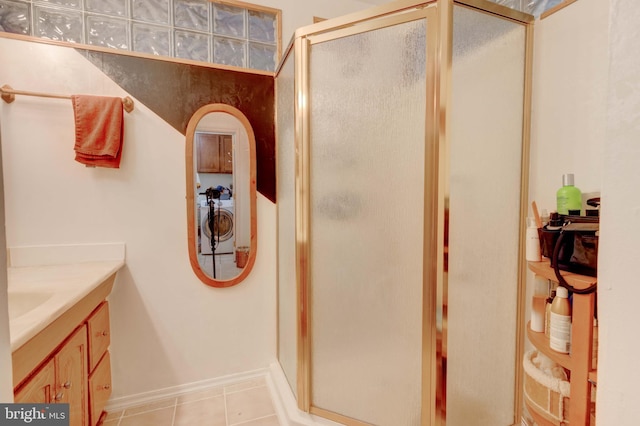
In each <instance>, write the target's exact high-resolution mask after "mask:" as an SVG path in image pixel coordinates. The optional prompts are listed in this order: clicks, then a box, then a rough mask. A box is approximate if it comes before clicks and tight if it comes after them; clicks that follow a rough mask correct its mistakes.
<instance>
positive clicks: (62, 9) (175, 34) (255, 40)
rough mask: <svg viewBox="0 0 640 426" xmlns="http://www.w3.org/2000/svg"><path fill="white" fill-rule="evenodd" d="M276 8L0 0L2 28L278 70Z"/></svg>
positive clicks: (156, 0)
mask: <svg viewBox="0 0 640 426" xmlns="http://www.w3.org/2000/svg"><path fill="white" fill-rule="evenodd" d="M280 20H281V12H280V11H279V10H277V9H272V8H267V7H263V6H258V5H251V4H249V3H244V2H238V3H234V1H233V0H225V1H224V3H218V2H216V1H215V0H0V31H2V32H7V33H13V34H22V35H28V36H33V37H38V38H44V39H48V40H56V41H62V42H67V43H78V44H86V45H91V46H100V47H108V48H112V49H117V50H127V51H132V52H139V53H145V54H151V55H158V56H169V57H174V58H181V59H189V60H194V61H203V62H211V63H215V64H220V65H227V66H234V67H241V68H250V69H255V70H261V71H275V68H276V65H277V63H278V61H279V59H280V58H279V55H280V43H281V40H280V38H281V37H280Z"/></svg>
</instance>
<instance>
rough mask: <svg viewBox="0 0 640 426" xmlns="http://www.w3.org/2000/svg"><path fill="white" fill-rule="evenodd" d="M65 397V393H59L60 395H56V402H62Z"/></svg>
mask: <svg viewBox="0 0 640 426" xmlns="http://www.w3.org/2000/svg"><path fill="white" fill-rule="evenodd" d="M63 396H64V393H63V392H58V393H57V394H56V397H55V400H56V401H60V400H61V399H62V397H63Z"/></svg>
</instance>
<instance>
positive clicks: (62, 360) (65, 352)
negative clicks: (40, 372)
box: [55, 325, 89, 426]
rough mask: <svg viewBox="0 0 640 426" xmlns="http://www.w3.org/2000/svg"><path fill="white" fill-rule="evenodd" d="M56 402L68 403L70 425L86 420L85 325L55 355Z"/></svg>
mask: <svg viewBox="0 0 640 426" xmlns="http://www.w3.org/2000/svg"><path fill="white" fill-rule="evenodd" d="M55 366H56V402H66V403H69V420H70V426H85V425H87V424H89V422H88V403H89V399H88V395H87V380H88V377H87V327H86V325H83V326H82V327H80V328H79V329H77V330H76V331H75V332H74V333H73V334H72V335H71V337H70V338H69V339H68V340H67V342H66V343H65V344H64V345H63V346H62V348H61V349H60V350H59V351H58V353H57V354H56V356H55Z"/></svg>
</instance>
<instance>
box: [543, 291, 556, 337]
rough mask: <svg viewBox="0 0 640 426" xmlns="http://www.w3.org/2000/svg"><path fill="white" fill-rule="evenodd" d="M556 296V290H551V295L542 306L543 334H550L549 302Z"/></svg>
mask: <svg viewBox="0 0 640 426" xmlns="http://www.w3.org/2000/svg"><path fill="white" fill-rule="evenodd" d="M555 297H556V291H555V290H551V296H549V297H548V298H547V303H546V305H545V307H544V311H545V312H544V335H545V336H547V337H549V336H550V335H551V333H550V330H551V304H552V303H553V299H555Z"/></svg>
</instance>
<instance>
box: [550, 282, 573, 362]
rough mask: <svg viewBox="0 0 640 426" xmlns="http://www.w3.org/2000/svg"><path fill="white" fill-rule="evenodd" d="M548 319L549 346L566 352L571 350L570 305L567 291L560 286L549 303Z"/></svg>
mask: <svg viewBox="0 0 640 426" xmlns="http://www.w3.org/2000/svg"><path fill="white" fill-rule="evenodd" d="M550 320H551V321H550V322H551V326H550V330H549V332H550V333H549V334H550V338H549V346H550V347H551V349H553V350H554V351H557V352H561V353H563V354H568V353H569V352H570V350H571V305H570V304H569V291H568V290H567V289H566V288H564V287H562V286H559V287H558V288H557V289H556V297H555V298H554V299H553V303H551V318H550Z"/></svg>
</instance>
